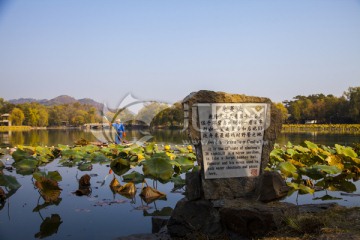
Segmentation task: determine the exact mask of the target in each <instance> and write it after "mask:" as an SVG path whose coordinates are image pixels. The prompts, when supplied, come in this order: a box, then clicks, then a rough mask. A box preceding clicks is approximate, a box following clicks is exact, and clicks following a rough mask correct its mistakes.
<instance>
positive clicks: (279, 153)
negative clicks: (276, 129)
mask: <svg viewBox="0 0 360 240" xmlns="http://www.w3.org/2000/svg"><path fill="white" fill-rule="evenodd" d="M293 151H294V150H293ZM283 155H284V151H283V150H282V149H281V148H276V149H274V150H272V151H271V152H270V160H271V162H274V163H275V162H283V161H285V160H284V158H283Z"/></svg>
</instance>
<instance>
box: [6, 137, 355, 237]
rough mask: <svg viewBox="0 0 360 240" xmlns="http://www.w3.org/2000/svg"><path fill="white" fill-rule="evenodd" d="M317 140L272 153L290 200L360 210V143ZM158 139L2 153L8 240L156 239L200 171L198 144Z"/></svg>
mask: <svg viewBox="0 0 360 240" xmlns="http://www.w3.org/2000/svg"><path fill="white" fill-rule="evenodd" d="M27 134H28V133H27ZM42 134H45V133H42ZM81 134H85V136H84V135H81V137H83V138H84V137H87V136H86V133H81ZM162 134H163V133H162ZM67 136H68V137H69V134H68V135H67ZM74 136H75V135H74ZM160 136H163V135H160ZM174 136H177V135H176V134H174ZM290 136H291V135H290ZM76 137H79V135H76ZM135 137H136V136H135ZM314 137H316V136H309V135H308V136H307V137H306V138H302V139H301V141H299V142H296V141H294V142H293V143H291V142H289V141H283V140H282V141H283V142H279V144H278V145H277V146H276V147H275V149H274V151H273V152H272V154H271V162H270V164H269V166H268V170H272V171H279V172H280V173H281V174H282V175H283V176H284V178H286V179H287V182H288V185H289V186H291V187H292V188H293V193H292V195H291V196H289V197H288V198H287V199H285V200H284V201H289V202H293V203H299V204H303V203H310V202H311V203H317V202H324V201H331V202H338V203H339V204H341V205H346V206H359V205H360V203H359V202H360V201H359V198H360V197H359V196H357V195H358V194H359V190H358V189H359V188H360V185H359V181H358V178H359V174H360V159H359V145H350V143H349V144H346V143H348V142H355V141H353V140H356V137H354V139H352V140H344V139H343V140H342V139H341V138H336V139H337V142H338V143H339V144H341V145H335V143H323V142H321V141H319V142H316V139H314ZM39 139H41V138H39ZM180 139H181V138H180ZM182 139H184V138H182ZM279 139H280V140H281V137H280V138H279ZM289 139H291V137H289V135H287V136H286V137H285V138H284V140H289ZM306 139H308V140H311V141H307V140H306ZM324 139H329V137H328V138H326V137H325V138H324ZM90 140H92V139H90ZM155 140H157V142H159V144H155V143H154V142H153V143H148V144H146V145H145V146H138V145H136V144H128V145H126V146H118V145H113V144H110V145H106V146H95V145H92V144H89V145H86V144H85V142H78V145H76V144H74V140H73V139H71V141H69V142H65V143H64V142H62V144H54V146H51V147H47V146H45V144H48V143H44V142H41V143H36V144H35V145H34V144H29V143H27V144H26V141H25V142H22V145H17V147H16V148H14V146H9V147H8V148H6V147H2V148H1V150H0V155H1V156H0V158H1V162H0V168H1V169H2V170H1V173H0V187H1V188H2V190H3V191H2V192H0V198H3V200H2V201H1V203H0V239H35V238H48V239H116V238H118V237H121V236H126V235H130V234H135V233H150V232H151V231H152V229H151V228H152V226H151V217H152V216H169V215H170V214H171V211H172V209H173V208H174V206H175V204H176V202H177V201H178V200H180V199H181V198H182V197H183V195H182V193H183V192H184V188H183V185H184V173H185V172H188V171H196V170H198V166H197V165H196V159H195V155H194V154H193V153H192V151H193V148H192V146H191V145H190V146H188V145H182V144H181V140H179V139H177V138H173V139H172V141H168V144H166V137H165V138H163V137H160V138H158V139H156V135H155ZM293 140H294V138H293ZM314 140H315V141H314ZM290 141H291V140H290ZM312 141H314V142H316V143H317V144H315V143H313V142H312ZM345 141H348V142H345ZM71 143H72V144H71ZM64 144H69V145H64ZM176 144H177V145H176ZM29 145H32V146H29ZM329 145H330V146H329ZM0 191H1V190H0Z"/></svg>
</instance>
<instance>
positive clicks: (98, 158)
mask: <svg viewBox="0 0 360 240" xmlns="http://www.w3.org/2000/svg"><path fill="white" fill-rule="evenodd" d="M90 159H91V162H92V163H104V162H109V161H110V159H109V158H107V157H106V156H105V155H104V154H103V153H102V152H93V153H91V155H90Z"/></svg>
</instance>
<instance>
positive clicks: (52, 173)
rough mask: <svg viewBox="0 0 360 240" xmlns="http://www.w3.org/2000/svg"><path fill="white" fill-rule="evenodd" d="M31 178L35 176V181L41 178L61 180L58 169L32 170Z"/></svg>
mask: <svg viewBox="0 0 360 240" xmlns="http://www.w3.org/2000/svg"><path fill="white" fill-rule="evenodd" d="M33 178H35V180H36V181H40V180H41V179H42V178H47V179H50V180H53V181H56V182H59V181H61V180H62V177H61V175H60V173H59V172H58V171H49V172H47V173H46V172H34V173H33Z"/></svg>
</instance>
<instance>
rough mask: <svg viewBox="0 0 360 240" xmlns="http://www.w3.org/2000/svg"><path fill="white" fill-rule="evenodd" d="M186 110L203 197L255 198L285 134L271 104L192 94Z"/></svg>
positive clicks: (260, 99)
mask: <svg viewBox="0 0 360 240" xmlns="http://www.w3.org/2000/svg"><path fill="white" fill-rule="evenodd" d="M182 104H183V108H184V117H185V127H186V128H187V133H188V136H189V138H190V140H191V142H192V144H193V145H194V146H195V150H196V157H197V161H198V164H199V166H201V174H200V175H201V188H202V189H201V192H202V194H203V196H202V197H203V198H205V199H209V200H217V199H233V198H240V197H249V198H255V197H256V192H257V188H259V185H260V184H259V179H260V177H259V176H261V174H262V173H263V172H264V169H265V167H266V165H267V163H268V161H269V155H270V152H271V150H272V149H273V146H274V143H275V139H276V137H277V135H278V134H279V133H280V130H281V125H282V120H281V113H280V111H279V110H278V109H277V108H276V107H275V106H274V105H273V104H272V102H271V100H270V99H268V98H264V97H252V96H246V95H241V94H229V93H224V92H213V91H206V90H201V91H198V92H194V93H191V94H190V95H189V96H187V97H186V98H185V99H184V100H183V102H182Z"/></svg>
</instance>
